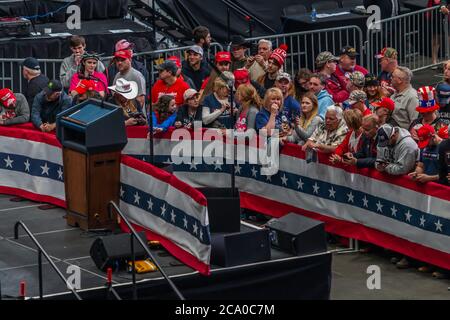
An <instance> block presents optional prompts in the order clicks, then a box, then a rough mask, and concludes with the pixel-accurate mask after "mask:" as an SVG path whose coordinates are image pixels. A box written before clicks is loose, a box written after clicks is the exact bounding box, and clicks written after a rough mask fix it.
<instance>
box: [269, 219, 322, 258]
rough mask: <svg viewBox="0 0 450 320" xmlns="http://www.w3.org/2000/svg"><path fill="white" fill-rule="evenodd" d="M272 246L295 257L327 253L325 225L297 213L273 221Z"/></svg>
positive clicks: (271, 231)
mask: <svg viewBox="0 0 450 320" xmlns="http://www.w3.org/2000/svg"><path fill="white" fill-rule="evenodd" d="M266 226H267V227H268V228H269V229H270V242H271V244H272V245H273V246H274V247H276V248H278V249H280V250H282V251H286V252H289V253H292V254H293V255H297V256H300V255H308V254H313V253H319V252H326V251H327V240H326V233H325V224H324V223H323V222H320V221H317V220H313V219H310V218H307V217H304V216H301V215H299V214H297V213H289V214H287V215H285V216H283V217H281V218H279V219H271V220H270V221H268V222H267V224H266Z"/></svg>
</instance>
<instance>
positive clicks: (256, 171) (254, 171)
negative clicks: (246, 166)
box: [252, 167, 258, 178]
mask: <svg viewBox="0 0 450 320" xmlns="http://www.w3.org/2000/svg"><path fill="white" fill-rule="evenodd" d="M257 174H258V170H256V169H255V167H252V177H254V178H256V176H257Z"/></svg>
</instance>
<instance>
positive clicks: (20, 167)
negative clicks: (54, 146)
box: [0, 152, 64, 182]
mask: <svg viewBox="0 0 450 320" xmlns="http://www.w3.org/2000/svg"><path fill="white" fill-rule="evenodd" d="M0 161H1V163H2V165H0V169H4V170H11V171H15V172H21V173H24V174H28V175H31V176H35V177H40V178H47V179H52V180H56V181H59V182H62V181H64V177H63V167H62V166H61V165H60V164H57V163H53V162H49V161H45V160H40V159H32V158H29V157H26V156H22V155H17V154H7V153H2V152H0Z"/></svg>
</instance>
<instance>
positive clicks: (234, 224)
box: [198, 188, 241, 232]
mask: <svg viewBox="0 0 450 320" xmlns="http://www.w3.org/2000/svg"><path fill="white" fill-rule="evenodd" d="M198 190H199V191H200V192H201V193H203V194H204V195H205V197H206V200H207V201H208V216H209V230H210V231H211V232H239V231H240V229H241V207H240V198H239V191H238V190H237V189H236V195H233V192H232V189H231V188H199V189H198Z"/></svg>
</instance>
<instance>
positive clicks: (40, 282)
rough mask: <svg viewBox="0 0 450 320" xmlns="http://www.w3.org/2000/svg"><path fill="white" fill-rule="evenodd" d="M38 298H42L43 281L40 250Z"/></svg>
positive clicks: (40, 252)
mask: <svg viewBox="0 0 450 320" xmlns="http://www.w3.org/2000/svg"><path fill="white" fill-rule="evenodd" d="M38 272H39V299H40V300H42V299H44V283H43V281H42V251H41V250H40V249H39V250H38Z"/></svg>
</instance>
